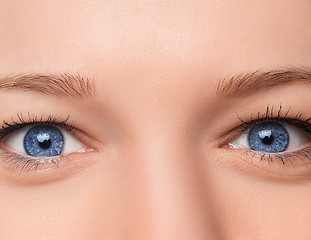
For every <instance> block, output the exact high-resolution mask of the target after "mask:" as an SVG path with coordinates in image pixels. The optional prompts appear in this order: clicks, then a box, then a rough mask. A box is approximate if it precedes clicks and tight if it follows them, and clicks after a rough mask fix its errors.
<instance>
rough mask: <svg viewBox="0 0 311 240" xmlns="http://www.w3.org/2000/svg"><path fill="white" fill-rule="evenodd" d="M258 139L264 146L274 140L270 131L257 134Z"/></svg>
mask: <svg viewBox="0 0 311 240" xmlns="http://www.w3.org/2000/svg"><path fill="white" fill-rule="evenodd" d="M259 137H260V139H261V142H262V143H263V144H265V145H271V144H272V143H273V140H274V137H273V134H272V131H271V130H263V131H261V132H259Z"/></svg>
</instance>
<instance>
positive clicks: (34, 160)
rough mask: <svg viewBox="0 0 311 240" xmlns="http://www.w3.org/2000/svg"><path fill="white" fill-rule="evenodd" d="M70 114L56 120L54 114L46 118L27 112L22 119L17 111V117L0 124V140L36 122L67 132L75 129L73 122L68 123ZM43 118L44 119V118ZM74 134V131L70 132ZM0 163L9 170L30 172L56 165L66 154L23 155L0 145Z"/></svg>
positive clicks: (21, 115)
mask: <svg viewBox="0 0 311 240" xmlns="http://www.w3.org/2000/svg"><path fill="white" fill-rule="evenodd" d="M69 118H70V116H67V117H66V118H65V120H63V121H58V120H57V119H56V117H55V116H52V115H49V116H47V117H46V118H44V116H43V115H42V116H41V117H38V116H37V115H30V113H29V112H28V113H27V119H24V117H23V114H22V113H17V117H16V118H15V119H14V118H13V117H11V121H10V122H7V121H5V120H3V123H2V125H0V140H2V139H3V138H4V137H6V136H7V135H9V134H10V133H12V132H14V131H15V130H18V129H21V128H23V127H26V126H33V125H36V124H48V125H53V126H59V127H62V128H64V129H66V130H67V131H68V132H70V131H73V130H75V127H74V123H71V124H68V121H69ZM44 119H45V120H44ZM72 134H74V133H72ZM0 157H1V160H0V164H2V165H3V167H4V168H8V169H9V170H14V171H17V170H19V171H20V172H21V173H22V172H30V171H32V170H35V171H36V170H38V169H45V168H46V167H45V166H46V165H48V164H51V165H52V166H54V167H58V166H59V164H60V161H61V158H63V157H66V156H63V155H62V156H60V155H59V156H54V157H32V156H29V157H28V156H23V155H20V154H17V153H15V152H12V151H9V150H7V149H6V148H4V147H3V146H1V145H0Z"/></svg>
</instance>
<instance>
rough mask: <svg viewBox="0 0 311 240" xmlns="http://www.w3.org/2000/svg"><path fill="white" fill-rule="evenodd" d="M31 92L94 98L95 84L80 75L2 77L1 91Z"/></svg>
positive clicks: (18, 75) (37, 74)
mask: <svg viewBox="0 0 311 240" xmlns="http://www.w3.org/2000/svg"><path fill="white" fill-rule="evenodd" d="M1 90H4V91H8V92H15V91H30V92H37V93H40V94H44V95H51V96H56V97H70V98H77V99H83V98H93V97H94V96H95V89H94V83H93V81H91V80H90V79H89V78H87V77H82V76H81V75H80V74H79V73H77V74H70V73H61V74H39V73H30V74H16V75H6V76H0V91H1Z"/></svg>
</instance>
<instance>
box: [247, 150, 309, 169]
mask: <svg viewBox="0 0 311 240" xmlns="http://www.w3.org/2000/svg"><path fill="white" fill-rule="evenodd" d="M245 153H248V154H251V162H253V159H254V158H255V157H257V158H259V163H260V162H263V161H265V162H267V163H268V164H269V163H274V162H276V161H279V162H280V163H281V164H282V165H283V166H284V167H285V166H286V165H288V164H290V165H292V166H293V167H295V166H296V165H295V162H297V161H300V162H305V159H303V158H307V160H308V161H309V162H310V163H311V146H309V147H307V148H304V149H300V150H296V151H293V152H285V153H267V152H256V151H254V150H251V149H247V150H245Z"/></svg>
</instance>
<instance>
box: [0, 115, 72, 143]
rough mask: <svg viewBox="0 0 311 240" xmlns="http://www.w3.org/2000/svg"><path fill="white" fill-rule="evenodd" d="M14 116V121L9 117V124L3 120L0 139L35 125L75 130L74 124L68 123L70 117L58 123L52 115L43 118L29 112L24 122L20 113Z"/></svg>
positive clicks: (0, 127)
mask: <svg viewBox="0 0 311 240" xmlns="http://www.w3.org/2000/svg"><path fill="white" fill-rule="evenodd" d="M16 116H17V117H16V118H15V119H14V118H13V117H11V121H10V122H8V121H5V120H3V122H2V124H1V125H0V139H2V138H3V137H5V136H7V135H8V134H10V133H12V132H14V131H15V130H17V129H20V128H23V127H26V126H31V125H35V124H47V125H54V126H59V127H62V128H64V129H66V130H67V131H68V132H71V131H73V130H75V124H74V123H73V122H72V123H69V119H70V115H68V116H67V117H66V118H65V120H62V121H59V120H58V119H57V117H55V116H53V115H48V116H47V117H46V118H44V115H41V116H40V117H38V116H37V115H30V113H29V112H28V113H27V119H26V120H25V118H24V116H23V114H22V113H17V115H16Z"/></svg>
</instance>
